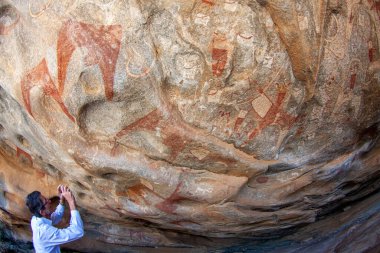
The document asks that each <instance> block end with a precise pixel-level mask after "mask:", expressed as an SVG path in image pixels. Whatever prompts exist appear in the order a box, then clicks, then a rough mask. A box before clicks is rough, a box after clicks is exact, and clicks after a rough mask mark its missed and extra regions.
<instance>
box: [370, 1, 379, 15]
mask: <svg viewBox="0 0 380 253" xmlns="http://www.w3.org/2000/svg"><path fill="white" fill-rule="evenodd" d="M368 3H369V4H370V5H371V10H375V11H376V13H377V15H378V16H379V19H380V1H378V0H368Z"/></svg>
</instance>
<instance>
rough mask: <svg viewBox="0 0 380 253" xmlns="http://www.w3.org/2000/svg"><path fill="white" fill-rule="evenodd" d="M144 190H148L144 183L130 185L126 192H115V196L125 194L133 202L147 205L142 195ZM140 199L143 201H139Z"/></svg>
mask: <svg viewBox="0 0 380 253" xmlns="http://www.w3.org/2000/svg"><path fill="white" fill-rule="evenodd" d="M145 190H149V191H151V190H150V189H148V188H147V187H146V186H145V185H143V184H138V185H135V186H132V187H129V188H128V190H127V192H126V193H123V192H116V195H117V196H127V197H128V198H129V199H130V200H131V201H133V202H135V203H136V204H138V205H142V204H144V205H147V204H148V202H147V201H146V199H145V198H144V197H142V196H143V195H144V193H145ZM140 200H143V201H144V203H141V201H140Z"/></svg>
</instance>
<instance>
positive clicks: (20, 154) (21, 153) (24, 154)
mask: <svg viewBox="0 0 380 253" xmlns="http://www.w3.org/2000/svg"><path fill="white" fill-rule="evenodd" d="M16 157H25V158H26V159H28V161H29V162H30V165H33V160H32V157H31V156H30V155H29V154H28V153H27V152H25V151H24V150H22V149H21V148H19V147H17V148H16Z"/></svg>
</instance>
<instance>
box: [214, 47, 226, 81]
mask: <svg viewBox="0 0 380 253" xmlns="http://www.w3.org/2000/svg"><path fill="white" fill-rule="evenodd" d="M212 59H213V61H214V62H213V63H212V73H213V74H214V76H218V77H219V76H221V75H222V74H223V71H224V67H225V65H226V63H227V50H226V49H220V48H213V49H212Z"/></svg>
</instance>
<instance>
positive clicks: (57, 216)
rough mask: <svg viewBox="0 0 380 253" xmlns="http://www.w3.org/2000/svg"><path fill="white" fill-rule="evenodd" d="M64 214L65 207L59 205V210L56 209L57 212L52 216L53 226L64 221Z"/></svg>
mask: <svg viewBox="0 0 380 253" xmlns="http://www.w3.org/2000/svg"><path fill="white" fill-rule="evenodd" d="M64 212H65V207H64V206H63V205H61V204H59V205H58V206H57V208H56V209H55V211H54V212H53V213H52V214H51V215H50V219H51V222H52V224H53V225H56V224H57V223H59V222H60V221H61V220H62V217H63V214H64Z"/></svg>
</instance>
